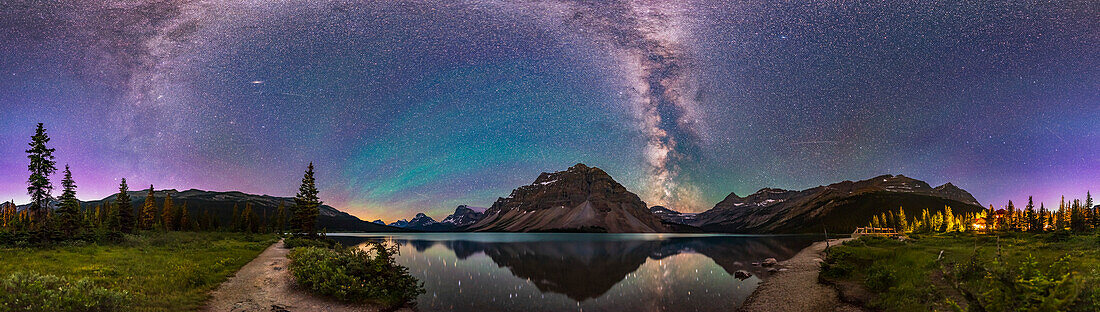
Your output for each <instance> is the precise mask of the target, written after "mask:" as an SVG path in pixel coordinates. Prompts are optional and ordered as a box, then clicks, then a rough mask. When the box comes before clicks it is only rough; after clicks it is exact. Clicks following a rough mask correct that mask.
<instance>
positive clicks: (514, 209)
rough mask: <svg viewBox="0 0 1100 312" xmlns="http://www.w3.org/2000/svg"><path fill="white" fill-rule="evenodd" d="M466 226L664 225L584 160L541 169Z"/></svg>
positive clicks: (616, 228)
mask: <svg viewBox="0 0 1100 312" xmlns="http://www.w3.org/2000/svg"><path fill="white" fill-rule="evenodd" d="M467 229H468V230H471V231H495V232H608V233H652V232H667V231H669V228H668V226H666V225H665V224H664V223H662V221H661V220H660V219H659V218H658V217H657V216H656V215H654V214H653V213H651V212H650V211H649V208H648V207H647V206H646V204H645V202H643V201H642V200H641V199H640V198H638V195H635V194H634V193H631V192H630V191H627V190H626V188H625V187H623V186H622V185H621V184H619V183H618V182H615V180H614V179H612V178H611V176H609V175H608V174H607V173H606V172H604V171H603V170H600V169H599V168H595V167H588V166H585V165H584V164H576V165H574V166H573V167H569V169H568V170H565V171H559V172H554V173H546V172H543V173H542V174H540V175H539V177H538V178H537V179H535V182H534V183H531V184H530V185H525V186H521V187H519V188H517V189H515V190H513V191H512V193H511V195H508V197H505V198H499V199H497V201H496V202H495V203H493V205H492V207H489V209H488V210H486V211H485V214H484V216H483V217H482V218H481V220H479V221H478V222H477V223H474V224H472V225H470V226H469V227H468V228H467Z"/></svg>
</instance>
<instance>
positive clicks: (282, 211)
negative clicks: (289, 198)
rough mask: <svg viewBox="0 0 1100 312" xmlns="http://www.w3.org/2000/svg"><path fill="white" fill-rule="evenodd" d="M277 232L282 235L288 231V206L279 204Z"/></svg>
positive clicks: (275, 223)
mask: <svg viewBox="0 0 1100 312" xmlns="http://www.w3.org/2000/svg"><path fill="white" fill-rule="evenodd" d="M272 224H274V225H275V232H276V233H279V234H282V233H283V232H285V231H286V204H284V203H283V202H279V208H278V209H276V210H275V222H272Z"/></svg>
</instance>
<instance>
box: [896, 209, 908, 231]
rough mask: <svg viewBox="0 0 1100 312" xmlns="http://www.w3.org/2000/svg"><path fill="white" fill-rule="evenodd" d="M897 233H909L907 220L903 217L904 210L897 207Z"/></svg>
mask: <svg viewBox="0 0 1100 312" xmlns="http://www.w3.org/2000/svg"><path fill="white" fill-rule="evenodd" d="M897 218H898V229H897V230H898V232H901V233H905V232H909V220H908V219H907V218H906V217H905V208H903V207H898V214H897Z"/></svg>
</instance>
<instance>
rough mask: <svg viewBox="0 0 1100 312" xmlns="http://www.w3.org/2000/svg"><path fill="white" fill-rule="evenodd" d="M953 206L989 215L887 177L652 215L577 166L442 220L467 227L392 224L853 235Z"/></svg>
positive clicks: (953, 193)
mask: <svg viewBox="0 0 1100 312" xmlns="http://www.w3.org/2000/svg"><path fill="white" fill-rule="evenodd" d="M947 206H950V207H951V208H952V210H953V212H954V213H956V214H962V213H977V212H979V211H982V209H983V208H982V207H981V204H980V203H978V201H977V200H976V199H974V196H972V195H970V193H968V192H966V191H965V190H963V189H961V188H958V187H957V186H955V185H954V184H951V183H946V184H943V185H940V186H937V187H932V186H931V185H929V184H928V183H925V182H924V181H920V180H916V179H913V178H909V177H906V176H904V175H882V176H877V177H874V178H870V179H866V180H860V181H843V182H838V183H833V184H829V185H823V186H818V187H814V188H809V189H805V190H801V191H796V190H785V189H778V188H763V189H760V190H759V191H757V192H755V193H753V194H750V195H748V196H744V197H741V196H739V195H737V194H735V193H730V194H729V195H728V196H726V198H725V199H723V200H722V201H721V202H719V203H717V204H716V205H715V206H714V207H713V208H711V209H709V210H707V211H704V212H701V213H681V212H678V211H675V210H672V209H669V208H667V207H663V206H653V207H649V208H648V209H646V208H645V207H646V204H645V203H644V202H642V201H641V199H639V198H638V196H637V195H635V194H633V193H631V192H629V191H627V190H626V189H625V188H624V187H623V186H622V185H620V184H619V183H618V182H615V180H614V179H612V178H611V177H610V176H609V175H608V174H607V173H606V172H604V171H603V170H600V169H599V168H594V167H588V166H586V165H584V164H577V165H575V166H573V167H570V168H569V169H567V170H565V171H559V172H554V173H546V172H544V173H542V174H540V175H539V177H538V178H536V179H535V181H534V182H533V183H531V184H529V185H524V186H520V187H519V188H516V189H515V190H513V191H512V193H511V194H510V195H509V196H508V197H504V198H499V199H497V201H496V202H495V203H494V204H493V206H492V207H490V208H489V209H488V210H486V211H485V212H484V213H480V214H476V213H468V212H466V211H465V210H463V209H462V208H463V207H464V206H459V208H458V209H456V211H455V214H452V215H450V216H448V217H447V219H444V220H445V221H446V220H456V219H457V218H462V220H464V221H463V222H457V223H449V224H443V223H446V222H435V221H434V220H432V219H431V218H430V217H428V216H426V215H424V214H418V215H417V217H416V218H413V220H414V221H415V222H413V221H404V220H402V221H398V222H395V223H391V224H390V225H391V226H396V227H402V228H406V229H412V230H420V231H498V232H620V233H621V232H724V233H747V234H763V233H819V232H821V231H824V230H827V231H830V232H833V233H850V232H851V231H852V230H853V229H854V228H855V227H859V226H865V225H867V224H868V223H870V220H871V218H872V217H873V216H874V215H878V214H881V213H884V212H886V211H897V210H898V209H904V210H905V212H906V214H907V215H910V216H916V215H920V213H921V210H924V209H928V210H929V211H930V212H931V213H935V212H937V211H941V210H943V209H944V207H947ZM412 223H416V224H415V225H413V224H412Z"/></svg>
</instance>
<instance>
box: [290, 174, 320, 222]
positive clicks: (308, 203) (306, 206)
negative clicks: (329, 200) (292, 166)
mask: <svg viewBox="0 0 1100 312" xmlns="http://www.w3.org/2000/svg"><path fill="white" fill-rule="evenodd" d="M317 193H318V191H317V184H316V180H315V179H314V178H313V163H312V162H311V163H309V167H308V168H307V169H306V173H305V175H304V176H303V177H302V185H301V186H300V187H299V188H298V194H297V195H295V196H294V216H293V219H291V224H292V225H293V226H294V228H295V230H298V231H299V232H301V233H304V234H306V235H310V236H313V235H316V234H317V229H316V225H317V215H318V214H319V209H320V206H321V199H320V198H319V197H317Z"/></svg>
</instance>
